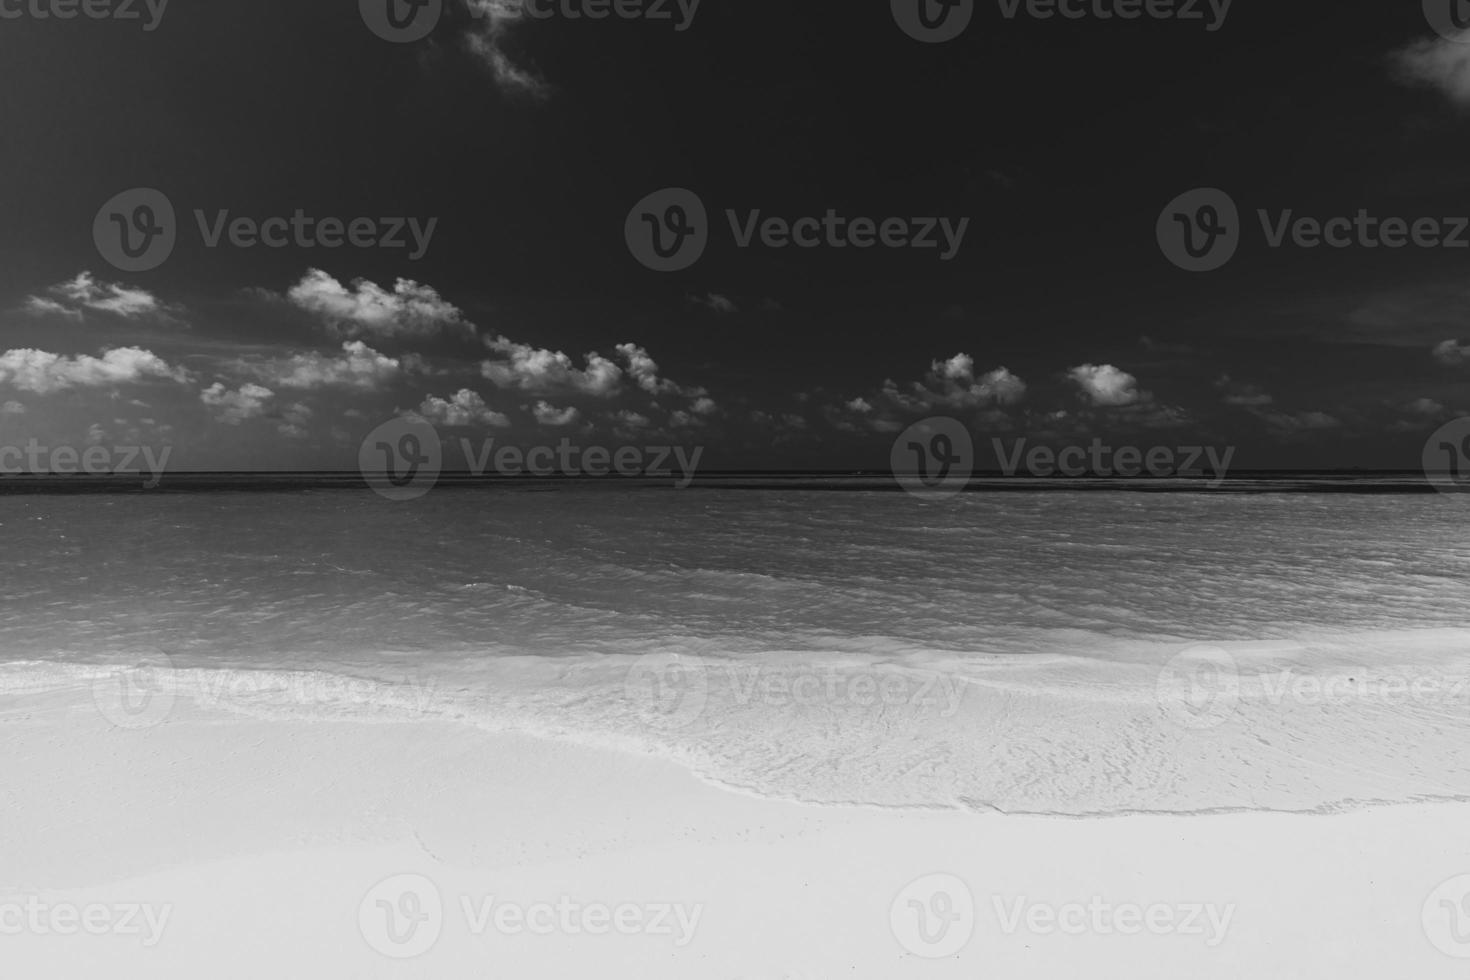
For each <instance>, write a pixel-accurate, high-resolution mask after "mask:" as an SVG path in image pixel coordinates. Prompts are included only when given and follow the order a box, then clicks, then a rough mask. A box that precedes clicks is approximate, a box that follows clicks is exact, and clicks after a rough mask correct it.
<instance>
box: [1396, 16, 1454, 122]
mask: <svg viewBox="0 0 1470 980" xmlns="http://www.w3.org/2000/svg"><path fill="white" fill-rule="evenodd" d="M1467 33H1470V32H1467ZM1389 62H1390V64H1391V66H1392V67H1393V70H1394V74H1395V75H1396V76H1397V77H1398V79H1399V81H1401V82H1403V83H1405V84H1408V85H1419V86H1423V87H1426V88H1432V89H1435V90H1436V91H1438V92H1439V93H1440V94H1442V95H1444V96H1446V97H1447V98H1448V99H1449V100H1450V101H1451V102H1455V103H1457V104H1459V105H1470V44H1466V43H1463V42H1461V41H1451V40H1449V39H1448V38H1443V37H1436V38H1434V39H1432V40H1420V41H1415V42H1414V43H1412V44H1410V45H1408V46H1406V47H1403V48H1400V49H1399V50H1397V51H1394V52H1393V53H1392V54H1390V55H1389Z"/></svg>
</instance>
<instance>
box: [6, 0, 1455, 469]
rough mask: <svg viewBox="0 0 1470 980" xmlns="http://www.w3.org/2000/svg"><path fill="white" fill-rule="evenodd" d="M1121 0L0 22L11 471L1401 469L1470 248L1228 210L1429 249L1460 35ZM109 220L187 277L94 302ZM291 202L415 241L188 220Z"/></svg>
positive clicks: (756, 0)
mask: <svg viewBox="0 0 1470 980" xmlns="http://www.w3.org/2000/svg"><path fill="white" fill-rule="evenodd" d="M46 2H49V0H46ZM380 2H381V0H380ZM394 2H398V0H394ZM477 2H478V0H477ZM543 2H544V0H543ZM558 2H559V3H562V4H570V5H571V6H572V7H575V8H576V9H579V10H582V9H585V8H586V7H587V4H588V2H589V0H558ZM592 2H593V3H595V0H592ZM650 2H651V0H650ZM904 2H912V3H917V2H918V0H904ZM1128 2H1129V0H1087V2H1086V3H1085V4H1084V3H1081V2H1078V3H1075V4H1074V5H1073V6H1074V7H1075V8H1076V9H1077V10H1079V11H1085V12H1086V16H1083V17H1081V18H1077V19H1067V18H1061V17H1053V18H1049V19H1041V18H1037V17H1033V16H1031V15H1030V14H1028V13H1027V12H1026V7H1025V5H1022V7H1021V8H1020V10H1019V11H1018V13H1017V14H1016V16H1015V17H1013V18H1008V17H1007V16H1005V13H1004V9H1003V5H1002V4H1001V3H999V2H997V0H990V2H977V3H975V4H974V10H973V17H972V20H971V22H970V24H969V26H968V28H967V29H966V30H965V31H964V32H963V33H962V34H961V35H960V36H959V37H957V38H955V39H953V40H950V41H947V42H943V43H933V44H926V43H920V42H919V41H916V40H914V39H912V38H911V37H909V36H908V35H906V34H905V33H904V31H903V30H901V29H900V27H899V25H898V24H897V22H896V18H895V14H894V11H893V10H892V9H890V4H889V3H888V2H887V0H884V2H877V0H867V2H851V0H848V2H837V0H826V2H820V3H818V2H795V0H787V2H780V3H776V2H764V0H703V2H702V3H700V4H699V5H698V8H697V11H696V13H695V15H694V17H693V19H692V21H690V22H689V24H688V26H687V29H684V30H679V29H678V22H679V21H680V20H681V19H682V17H683V14H681V13H680V12H679V11H678V8H677V5H676V4H675V3H674V2H673V0H670V3H669V4H668V7H667V9H668V10H669V11H670V12H671V13H672V18H673V19H672V20H663V21H653V20H649V19H621V18H616V17H613V18H609V19H605V20H590V19H585V18H583V19H576V20H573V19H570V18H568V17H567V16H565V14H564V12H560V11H558V12H556V13H555V14H554V15H553V16H552V17H550V18H547V19H533V18H528V17H520V18H517V17H516V16H515V15H514V11H513V10H512V11H511V12H510V13H509V14H507V13H506V11H505V10H504V9H502V8H503V7H504V4H503V3H502V0H484V3H485V4H487V5H488V6H490V7H494V8H495V11H494V16H490V15H488V14H486V15H484V16H480V17H478V18H472V17H471V16H470V13H469V10H468V9H467V8H466V6H465V0H444V3H445V11H444V14H443V17H442V18H441V20H440V21H439V22H438V24H437V25H436V26H435V27H434V29H433V31H432V33H431V34H430V35H429V36H428V37H427V38H426V39H424V40H421V41H418V42H414V43H390V42H389V41H386V40H384V39H382V38H380V37H378V36H376V35H375V34H374V33H373V31H372V30H370V29H369V27H368V25H367V24H366V22H365V20H364V17H363V15H362V13H361V11H360V10H359V9H358V5H357V4H356V3H354V2H349V0H252V2H251V3H248V4H246V3H216V2H210V3H204V2H199V0H172V2H170V3H168V5H167V7H166V9H165V10H164V12H163V15H162V17H161V18H160V19H159V20H158V22H157V26H156V28H155V29H153V30H147V29H145V28H146V26H147V24H148V21H149V20H150V18H151V17H152V15H151V14H149V13H148V12H147V10H146V8H145V7H144V6H143V4H142V0H138V2H137V5H136V7H135V8H134V9H135V10H136V11H137V12H138V13H139V14H140V19H139V20H132V21H126V20H117V19H89V18H85V17H79V18H77V19H72V20H58V19H55V18H47V19H41V18H38V17H37V16H35V14H34V12H33V11H32V10H31V6H29V5H35V4H40V3H42V0H23V2H18V0H5V3H0V10H5V11H19V12H21V16H19V17H16V18H13V19H0V160H3V166H4V178H5V179H4V180H3V181H0V262H3V266H0V267H3V269H4V279H3V291H0V329H3V331H4V334H5V336H4V338H3V343H0V352H3V353H0V403H3V404H4V406H5V407H4V409H3V411H0V442H3V443H17V442H23V441H24V440H26V439H28V438H32V437H34V438H37V439H39V440H41V441H42V442H43V443H50V444H62V443H69V444H75V445H78V446H81V445H85V444H87V443H88V442H89V441H90V442H92V443H101V444H106V445H136V444H140V443H141V444H149V445H161V444H167V445H172V446H173V447H174V459H173V465H174V466H176V467H178V468H183V469H237V468H238V469H247V468H271V469H286V468H296V467H306V468H313V469H315V468H335V467H339V466H342V467H350V466H352V465H354V461H355V460H356V458H357V450H358V443H359V441H360V440H361V438H362V436H363V435H364V434H365V433H366V432H367V431H368V430H370V429H372V428H373V427H374V426H376V425H377V424H378V423H380V422H382V421H384V420H385V419H387V418H390V417H392V416H393V415H394V414H395V412H397V411H400V410H416V411H421V412H423V413H424V414H426V415H428V416H429V417H430V418H431V419H433V420H434V421H435V422H436V423H437V424H439V425H440V427H441V431H442V432H443V433H444V434H445V435H446V436H453V437H456V438H457V437H459V436H467V437H472V438H475V439H479V438H484V437H491V436H493V437H495V438H496V439H497V440H498V441H499V442H502V443H515V444H520V445H525V446H529V445H533V444H537V443H543V442H555V441H557V440H559V439H561V438H564V437H569V438H571V439H573V441H574V442H578V443H584V444H600V445H606V446H613V447H615V446H617V445H620V444H623V443H630V444H634V445H653V444H666V443H677V444H681V445H701V446H703V447H705V450H706V456H705V460H704V465H705V466H706V467H720V468H737V467H762V466H774V467H808V468H833V467H836V468H846V467H881V466H883V465H884V464H885V462H886V460H887V459H888V456H889V448H890V446H891V444H892V442H893V440H894V437H895V435H896V434H897V433H898V431H900V430H901V429H903V428H904V427H905V426H907V425H909V424H910V423H912V422H914V421H916V420H918V419H921V418H924V417H926V416H933V415H946V416H953V417H955V418H958V419H960V420H961V421H963V422H964V424H965V425H966V426H967V427H968V428H969V429H970V430H971V431H972V432H973V433H974V435H975V437H976V439H977V441H978V442H980V443H981V444H988V440H989V439H990V437H992V436H998V437H1003V438H1005V439H1007V440H1009V439H1014V438H1020V437H1026V438H1028V439H1030V440H1033V441H1041V442H1049V443H1052V444H1056V445H1060V444H1063V443H1068V442H1077V441H1082V442H1086V441H1088V440H1090V439H1092V438H1093V437H1094V436H1099V437H1103V438H1105V439H1108V440H1110V441H1112V442H1115V443H1133V444H1136V445H1140V446H1144V447H1148V446H1153V445H1170V446H1184V445H1194V444H1201V443H1209V444H1213V445H1219V446H1225V445H1231V446H1235V447H1237V449H1238V455H1237V459H1236V465H1237V466H1247V467H1318V466H1330V467H1356V466H1362V467H1383V468H1400V467H1401V468H1417V467H1418V465H1419V460H1420V455H1421V450H1422V448H1423V446H1424V442H1425V439H1426V437H1427V436H1428V435H1429V433H1431V432H1433V431H1434V430H1435V429H1437V428H1438V427H1439V426H1440V425H1442V424H1444V423H1445V422H1447V421H1449V420H1450V419H1452V418H1455V417H1456V416H1459V415H1464V414H1470V385H1467V380H1470V346H1466V347H1464V348H1463V349H1462V347H1461V345H1460V343H1459V341H1461V340H1462V339H1463V340H1466V341H1470V328H1467V327H1466V326H1464V325H1462V321H1463V320H1464V318H1465V313H1466V312H1467V311H1470V276H1467V272H1470V248H1465V247H1462V248H1446V247H1435V248H1430V247H1419V246H1414V245H1412V244H1411V245H1409V246H1406V247H1403V248H1397V249H1390V248H1386V247H1382V246H1380V247H1377V248H1371V247H1367V246H1368V244H1369V243H1368V242H1364V241H1362V240H1361V239H1357V238H1354V239H1353V241H1352V243H1351V244H1350V245H1348V246H1347V247H1343V248H1328V247H1319V248H1315V249H1308V248H1302V247H1297V246H1295V245H1292V244H1290V243H1288V244H1287V245H1286V246H1285V247H1282V248H1271V247H1269V246H1268V244H1267V236H1266V234H1265V232H1264V231H1263V229H1262V227H1261V221H1260V220H1259V218H1258V217H1257V211H1258V209H1265V210H1267V211H1268V212H1269V214H1270V216H1271V220H1273V221H1275V220H1277V219H1278V218H1279V215H1280V214H1281V213H1282V212H1284V211H1286V210H1287V209H1290V210H1291V212H1292V214H1293V216H1305V217H1312V218H1315V219H1318V220H1321V221H1325V220H1328V219H1331V218H1336V217H1339V216H1342V217H1352V216H1355V215H1356V214H1357V213H1358V212H1359V210H1360V209H1364V210H1366V211H1367V212H1368V213H1369V214H1370V215H1371V216H1373V217H1375V218H1378V219H1386V218H1392V217H1398V218H1403V219H1405V220H1406V222H1409V223H1412V222H1413V221H1415V220H1417V219H1422V218H1434V219H1436V220H1437V221H1439V222H1441V227H1442V228H1443V229H1444V231H1445V233H1449V232H1450V231H1452V230H1453V228H1454V227H1455V222H1454V220H1453V219H1454V218H1455V217H1456V216H1466V215H1470V167H1467V165H1466V161H1467V160H1470V112H1467V110H1470V44H1460V43H1457V42H1455V41H1453V40H1450V39H1446V38H1442V37H1441V36H1440V35H1438V34H1436V33H1435V31H1434V30H1433V29H1432V27H1431V25H1430V23H1429V21H1428V19H1427V18H1426V15H1425V13H1424V11H1422V10H1421V9H1420V6H1419V4H1417V3H1408V2H1405V3H1396V4H1389V3H1383V2H1381V0H1380V2H1377V3H1370V2H1361V3H1343V2H1318V0H1294V2H1290V3H1286V2H1282V0H1270V2H1265V0H1235V2H1234V3H1232V4H1231V5H1230V6H1229V10H1228V14H1227V15H1226V16H1225V17H1224V19H1223V21H1222V22H1218V23H1212V21H1214V20H1215V18H1216V17H1217V14H1216V13H1215V12H1213V11H1212V10H1211V9H1210V7H1209V6H1208V4H1207V3H1205V2H1200V3H1199V4H1198V5H1196V6H1195V10H1197V11H1198V13H1199V14H1201V15H1202V19H1195V20H1181V19H1178V18H1170V19H1160V18H1148V17H1144V18H1141V19H1138V20H1132V21H1126V20H1121V19H1116V18H1114V19H1103V18H1100V17H1099V16H1097V11H1098V10H1102V11H1104V12H1106V11H1109V10H1114V9H1116V8H1118V7H1119V6H1127V5H1128ZM1184 3H1185V0H1180V2H1179V4H1178V5H1176V6H1183V5H1184ZM548 6H550V4H548ZM1137 6H1142V4H1137ZM1212 27H1213V28H1214V29H1211V28H1212ZM671 187H673V188H687V189H689V190H691V191H693V192H694V193H695V194H697V195H698V198H699V199H700V200H701V201H702V202H703V204H704V206H705V207H706V208H707V210H708V217H709V220H708V223H707V224H708V228H707V231H708V234H709V244H708V247H707V249H706V251H705V252H704V253H703V255H702V256H701V257H700V258H699V260H698V261H697V262H695V263H694V264H693V265H692V266H690V267H688V268H686V269H682V270H680V271H675V272H657V271H653V270H650V269H648V268H645V267H644V266H643V265H641V264H640V263H639V262H638V261H636V260H635V258H634V256H633V255H632V254H631V253H630V250H629V247H628V245H627V244H626V242H625V239H624V224H625V221H626V220H627V218H628V216H629V212H630V209H632V208H633V207H634V205H635V203H637V202H639V201H640V199H643V198H645V197H646V196H648V195H650V194H653V193H655V192H657V191H660V190H661V189H664V188H671ZM133 188H153V189H156V190H158V191H160V192H162V194H163V195H165V196H166V198H167V199H168V201H169V202H171V204H172V206H173V207H174V208H175V210H176V213H177V222H176V223H177V243H176V245H175V246H174V249H173V251H172V253H171V254H169V255H168V257H167V259H166V261H163V262H162V264H159V265H157V266H156V267H154V268H148V269H140V270H137V271H126V270H123V269H119V268H117V267H116V266H115V265H114V264H111V263H110V262H109V259H108V257H107V256H105V255H103V254H101V253H100V252H99V249H98V246H97V244H96V242H95V241H94V236H93V224H94V218H96V217H97V215H98V212H99V209H100V208H102V207H103V205H104V202H107V201H109V199H111V198H113V197H114V196H115V195H118V194H121V193H123V192H126V191H129V190H130V189H133ZM1195 188H1218V189H1220V190H1222V191H1224V192H1225V193H1226V194H1228V195H1229V197H1230V199H1231V200H1232V201H1233V202H1234V203H1235V205H1237V206H1238V209H1239V215H1240V217H1239V221H1238V222H1237V223H1236V224H1237V226H1238V227H1237V229H1236V233H1237V234H1238V236H1239V239H1240V243H1239V249H1238V251H1237V252H1236V253H1235V255H1234V257H1233V258H1232V259H1230V261H1229V262H1228V263H1227V264H1225V265H1224V266H1223V267H1222V268H1219V269H1217V270H1215V271H1211V272H1188V271H1184V270H1182V269H1180V268H1177V267H1176V266H1175V265H1174V264H1172V263H1171V262H1170V261H1169V260H1168V258H1166V256H1165V254H1164V252H1163V250H1161V247H1160V243H1159V241H1158V240H1157V238H1156V232H1155V226H1156V223H1157V222H1158V220H1159V218H1160V214H1161V212H1162V211H1163V210H1164V209H1165V206H1166V205H1167V204H1169V202H1170V201H1171V200H1173V199H1175V198H1176V197H1178V196H1179V195H1181V194H1184V193H1185V192H1187V191H1190V190H1192V189H1195ZM129 207H131V205H129ZM298 208H299V209H302V210H303V211H304V212H305V213H306V214H307V215H309V216H311V217H313V218H338V219H341V220H342V221H343V222H347V221H350V220H351V219H354V218H358V217H368V218H373V219H388V218H408V217H413V218H415V219H417V220H418V221H419V222H421V223H422V222H427V221H428V220H429V219H431V218H437V219H438V220H437V224H436V225H435V227H434V234H433V237H432V238H431V239H430V240H429V245H428V248H427V251H426V252H425V254H424V255H423V256H422V257H420V258H418V259H417V260H413V259H411V258H410V257H409V254H408V253H409V251H410V249H407V248H382V247H340V248H336V249H327V248H322V247H319V246H317V247H306V246H304V245H298V244H294V243H293V244H289V245H287V246H286V247H282V248H266V247H260V246H257V247H254V248H241V247H232V246H230V245H229V244H228V243H226V244H224V245H222V246H220V247H215V248H209V247H206V244H205V242H204V240H203V236H202V234H201V232H200V229H199V228H198V226H197V221H196V218H195V214H194V212H195V211H196V210H201V211H203V212H205V214H206V217H207V220H208V221H210V222H213V221H214V220H216V217H217V215H218V213H219V212H221V211H225V210H227V211H228V212H229V218H230V219H234V218H237V217H242V216H244V217H250V218H252V219H256V220H258V221H263V220H265V219H267V218H270V217H273V216H285V217H290V216H291V215H293V214H294V212H295V211H296V210H297V209H298ZM727 209H733V210H735V211H736V212H737V213H738V215H739V217H740V219H741V220H745V218H746V216H747V215H748V213H749V212H751V211H754V210H757V209H758V210H759V211H760V212H761V215H762V217H780V218H784V219H786V220H788V221H794V220H796V219H798V218H802V217H806V216H813V217H821V216H823V215H825V214H826V213H827V211H828V210H829V209H832V210H834V211H835V212H836V213H837V214H839V215H841V216H843V217H845V218H857V217H868V218H872V219H875V220H878V221H881V220H883V219H887V218H903V219H906V221H909V220H917V219H939V218H945V219H949V220H950V221H952V222H957V221H958V220H959V219H962V218H967V219H969V223H968V225H967V226H966V233H965V237H964V239H963V242H962V245H961V247H960V249H959V251H958V253H957V254H956V255H955V256H954V257H953V258H952V259H950V260H948V261H945V260H943V259H942V258H941V256H940V252H942V251H943V249H916V248H885V247H872V248H867V249H862V250H859V249H855V248H852V247H848V248H841V249H838V248H831V247H825V246H824V247H816V248H811V249H798V248H786V249H772V248H765V247H760V246H759V245H756V246H755V247H750V248H740V247H737V245H736V242H735V236H734V235H733V234H732V231H731V228H730V227H729V222H728V220H727V218H726V215H725V212H726V210H727ZM129 213H130V212H129ZM920 223H922V222H920ZM378 227H379V230H382V228H383V227H384V226H382V225H379V226H378ZM1461 237H1462V240H1463V241H1464V242H1465V243H1466V244H1470V230H1467V231H1465V232H1463V233H1462V236H1461ZM313 270H315V271H313ZM84 273H86V274H89V275H83V274H84ZM400 279H402V280H410V281H411V282H407V283H403V284H401V285H395V284H398V282H399V280H400ZM344 345H346V346H344ZM559 354H562V355H564V356H561V357H559V356H557V355H559ZM959 355H964V356H959ZM650 358H651V360H652V361H653V362H655V363H656V365H657V368H656V373H653V369H652V368H651V367H649V365H648V359H650ZM573 410H574V411H573ZM985 463H986V460H984V459H982V460H981V461H980V465H981V466H982V467H983V466H984V465H985Z"/></svg>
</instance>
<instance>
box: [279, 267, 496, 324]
mask: <svg viewBox="0 0 1470 980" xmlns="http://www.w3.org/2000/svg"><path fill="white" fill-rule="evenodd" d="M286 298H287V299H288V300H290V301H291V303H293V304H294V305H296V306H297V307H299V308H301V309H303V310H306V311H307V312H309V313H314V314H316V315H317V316H320V317H321V318H322V319H323V320H324V321H325V322H326V324H327V327H328V329H330V330H331V331H332V332H333V333H335V334H336V335H337V336H339V337H360V336H372V337H430V336H434V335H435V334H438V333H440V332H441V331H442V332H448V333H462V334H465V335H468V336H473V335H474V332H475V328H474V326H473V325H472V324H470V323H469V322H468V321H466V320H465V319H464V315H463V314H462V313H461V311H460V309H459V308H458V307H457V306H455V305H454V304H453V303H450V302H448V301H447V300H445V299H444V298H443V297H441V296H440V295H439V293H438V292H437V291H436V290H435V289H434V288H433V287H432V286H425V285H421V284H419V283H417V282H414V281H413V280H412V279H399V280H398V281H397V282H396V283H395V284H394V286H393V291H392V292H391V293H390V292H388V291H387V290H386V289H384V288H383V287H381V286H379V285H378V284H377V283H375V282H370V281H368V280H366V279H356V280H354V281H353V283H352V286H351V287H350V288H349V287H347V286H344V285H342V283H340V282H338V281H337V280H336V279H334V278H332V277H331V276H329V275H328V274H327V273H325V272H323V271H321V270H320V269H309V270H308V271H307V273H306V275H305V276H303V277H302V278H301V281H300V282H298V283H297V284H296V285H295V286H292V287H291V289H290V291H289V292H287V294H286Z"/></svg>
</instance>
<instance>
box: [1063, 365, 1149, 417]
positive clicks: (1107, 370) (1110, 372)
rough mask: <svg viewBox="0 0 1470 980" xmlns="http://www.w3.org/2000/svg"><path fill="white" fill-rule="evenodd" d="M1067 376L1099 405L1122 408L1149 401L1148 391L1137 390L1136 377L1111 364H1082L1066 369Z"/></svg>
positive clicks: (1092, 401) (1090, 399)
mask: <svg viewBox="0 0 1470 980" xmlns="http://www.w3.org/2000/svg"><path fill="white" fill-rule="evenodd" d="M1067 377H1069V378H1071V379H1072V381H1074V382H1076V384H1077V387H1079V388H1081V389H1082V393H1083V394H1084V395H1086V396H1087V398H1088V400H1089V401H1090V402H1091V403H1092V404H1093V405H1097V406H1100V407H1107V408H1123V407H1125V406H1128V405H1137V404H1139V403H1140V402H1145V401H1150V400H1152V397H1153V396H1151V395H1150V394H1149V393H1148V392H1145V391H1139V390H1138V379H1137V378H1135V377H1134V376H1133V375H1131V374H1129V373H1128V372H1127V371H1120V370H1119V369H1118V368H1115V367H1113V366H1112V365H1111V364H1083V365H1080V366H1078V367H1074V368H1071V369H1070V370H1068V371H1067Z"/></svg>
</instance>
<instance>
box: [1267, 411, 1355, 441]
mask: <svg viewBox="0 0 1470 980" xmlns="http://www.w3.org/2000/svg"><path fill="white" fill-rule="evenodd" d="M1259 414H1260V417H1261V418H1262V419H1263V420H1264V421H1265V423H1266V424H1267V425H1268V426H1270V427H1271V429H1272V430H1273V431H1275V432H1276V434H1277V435H1282V436H1297V435H1303V434H1305V433H1309V432H1325V431H1327V430H1329V429H1338V428H1341V427H1342V421H1341V420H1340V419H1338V418H1337V417H1336V416H1333V415H1328V414H1327V413H1326V412H1297V413H1295V414H1290V415H1289V414H1287V413H1285V412H1261V413H1259Z"/></svg>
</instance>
